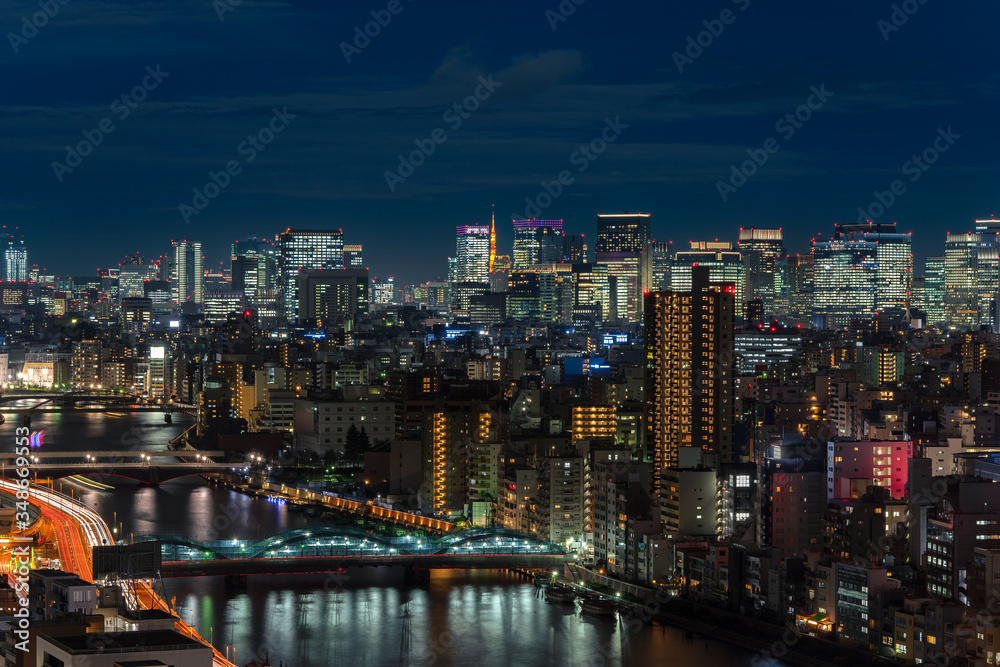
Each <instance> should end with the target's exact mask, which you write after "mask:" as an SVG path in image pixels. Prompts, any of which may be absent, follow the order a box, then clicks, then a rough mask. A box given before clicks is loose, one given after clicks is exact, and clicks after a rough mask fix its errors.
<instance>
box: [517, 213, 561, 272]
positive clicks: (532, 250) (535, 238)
mask: <svg viewBox="0 0 1000 667" xmlns="http://www.w3.org/2000/svg"><path fill="white" fill-rule="evenodd" d="M513 224H514V252H513V253H512V255H511V258H512V259H513V260H514V270H515V271H518V270H521V269H526V268H528V267H529V266H534V265H535V264H549V263H552V262H561V261H563V256H564V250H565V243H566V237H565V236H564V235H563V221H562V220H515V221H514V223H513Z"/></svg>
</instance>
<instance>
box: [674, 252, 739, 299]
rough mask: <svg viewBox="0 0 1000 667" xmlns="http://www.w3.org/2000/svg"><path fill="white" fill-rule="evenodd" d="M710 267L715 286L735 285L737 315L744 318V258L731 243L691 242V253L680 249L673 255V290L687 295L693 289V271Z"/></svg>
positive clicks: (710, 274)
mask: <svg viewBox="0 0 1000 667" xmlns="http://www.w3.org/2000/svg"><path fill="white" fill-rule="evenodd" d="M694 266H702V267H708V269H709V279H710V280H711V282H713V283H728V284H731V285H733V286H734V288H735V290H736V291H735V292H734V298H735V299H736V304H737V309H736V315H737V316H738V317H742V316H743V302H744V298H743V294H744V291H745V289H744V271H743V258H742V257H741V256H740V253H739V252H737V251H736V250H734V249H733V244H732V243H729V242H728V241H691V249H690V250H681V251H678V252H677V253H676V254H675V255H674V263H673V267H672V268H671V271H670V289H671V290H672V291H675V292H686V291H688V290H690V289H691V268H692V267H694Z"/></svg>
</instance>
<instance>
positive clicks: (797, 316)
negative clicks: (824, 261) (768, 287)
mask: <svg viewBox="0 0 1000 667" xmlns="http://www.w3.org/2000/svg"><path fill="white" fill-rule="evenodd" d="M785 261H786V265H787V270H786V272H785V275H786V277H787V283H786V284H787V290H788V318H789V319H790V320H791V321H792V322H794V323H796V324H805V323H809V322H811V321H812V309H813V256H812V255H798V254H796V255H789V256H788V257H787V258H786V260H785Z"/></svg>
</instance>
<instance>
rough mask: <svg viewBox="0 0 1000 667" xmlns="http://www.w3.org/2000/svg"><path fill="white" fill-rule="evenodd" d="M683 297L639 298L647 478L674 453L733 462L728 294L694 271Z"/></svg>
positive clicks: (729, 289) (673, 461)
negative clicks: (694, 452) (649, 458)
mask: <svg viewBox="0 0 1000 667" xmlns="http://www.w3.org/2000/svg"><path fill="white" fill-rule="evenodd" d="M691 279H692V284H691V289H690V290H688V291H669V292H650V293H649V294H647V295H646V308H645V320H646V331H645V346H646V390H645V393H646V406H647V408H646V429H647V438H646V441H647V442H648V443H650V445H651V446H652V448H653V473H654V479H659V476H660V473H661V472H662V471H663V469H664V468H667V467H670V466H676V465H677V463H678V451H679V448H681V447H688V446H695V447H703V448H707V449H709V450H712V451H714V452H716V453H717V454H718V457H719V463H729V462H731V461H732V460H733V423H732V422H733V322H734V309H735V288H734V287H733V285H732V284H711V283H710V278H709V269H708V267H701V266H699V267H694V269H693V271H692V278H691Z"/></svg>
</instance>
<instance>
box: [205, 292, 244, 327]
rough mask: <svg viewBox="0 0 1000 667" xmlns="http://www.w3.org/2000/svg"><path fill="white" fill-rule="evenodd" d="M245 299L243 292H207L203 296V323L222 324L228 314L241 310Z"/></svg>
mask: <svg viewBox="0 0 1000 667" xmlns="http://www.w3.org/2000/svg"><path fill="white" fill-rule="evenodd" d="M245 298H246V297H245V296H244V294H243V292H237V291H223V290H220V291H216V292H208V293H207V294H206V295H205V322H207V323H208V324H222V323H223V322H225V321H226V319H227V318H228V317H229V314H230V313H237V312H240V311H242V310H243V308H244V306H245V303H246V302H245Z"/></svg>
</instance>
